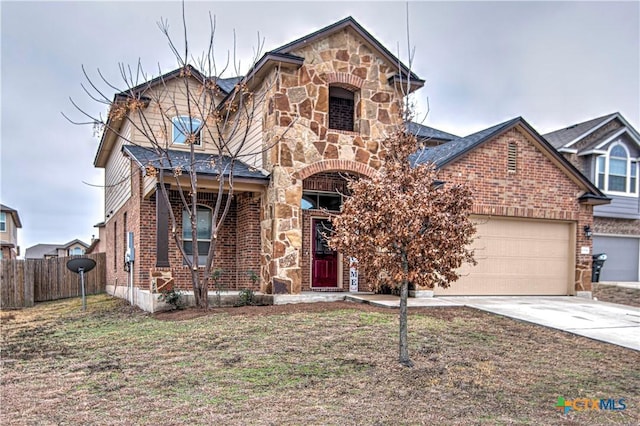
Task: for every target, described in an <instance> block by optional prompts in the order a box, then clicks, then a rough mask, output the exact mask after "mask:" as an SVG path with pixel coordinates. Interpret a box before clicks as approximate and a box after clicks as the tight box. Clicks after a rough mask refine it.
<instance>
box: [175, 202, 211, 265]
mask: <svg viewBox="0 0 640 426" xmlns="http://www.w3.org/2000/svg"><path fill="white" fill-rule="evenodd" d="M212 215H213V213H212V211H211V209H210V208H208V207H204V206H198V209H197V213H196V226H197V227H198V231H197V242H196V243H197V244H198V265H200V266H202V265H204V264H205V263H206V262H207V255H208V254H209V246H210V245H211V219H212ZM182 244H183V247H184V251H185V252H186V253H187V255H193V239H192V238H191V218H190V217H189V213H188V212H187V211H186V210H183V212H182Z"/></svg>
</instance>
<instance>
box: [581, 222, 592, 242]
mask: <svg viewBox="0 0 640 426" xmlns="http://www.w3.org/2000/svg"><path fill="white" fill-rule="evenodd" d="M583 229H584V236H585V237H587V240H588V239H589V238H591V236H592V235H593V232H592V231H591V227H590V226H589V225H585V226H584V228H583Z"/></svg>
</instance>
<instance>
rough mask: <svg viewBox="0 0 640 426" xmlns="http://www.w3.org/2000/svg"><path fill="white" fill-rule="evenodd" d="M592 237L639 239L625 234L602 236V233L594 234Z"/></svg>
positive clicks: (637, 236)
mask: <svg viewBox="0 0 640 426" xmlns="http://www.w3.org/2000/svg"><path fill="white" fill-rule="evenodd" d="M593 237H613V238H636V239H640V235H627V234H603V233H602V232H594V233H593Z"/></svg>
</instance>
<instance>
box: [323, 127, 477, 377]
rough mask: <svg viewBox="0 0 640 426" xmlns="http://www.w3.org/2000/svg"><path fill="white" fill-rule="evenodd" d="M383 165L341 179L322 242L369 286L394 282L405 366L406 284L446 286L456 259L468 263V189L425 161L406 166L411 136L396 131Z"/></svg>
mask: <svg viewBox="0 0 640 426" xmlns="http://www.w3.org/2000/svg"><path fill="white" fill-rule="evenodd" d="M384 146H385V148H386V149H387V158H386V161H385V164H384V167H383V168H382V169H381V170H380V172H379V173H377V174H376V175H374V176H373V177H371V178H361V179H359V180H352V181H350V182H349V190H350V193H351V194H350V196H348V197H346V201H345V202H344V206H343V210H342V212H341V214H340V215H337V216H335V217H333V218H332V222H333V227H334V233H333V235H332V236H330V239H329V244H330V246H331V247H332V248H333V249H335V250H339V251H341V252H342V253H346V254H348V255H349V256H353V257H355V258H357V259H358V265H359V268H360V269H361V270H363V272H364V275H365V276H366V277H367V278H368V279H369V280H371V281H372V282H371V284H372V286H373V287H378V286H380V285H381V284H382V283H385V284H387V285H391V286H393V287H399V288H400V313H399V319H400V333H399V334H400V339H399V361H400V363H401V364H403V365H406V366H412V365H413V363H412V361H411V359H410V358H409V350H408V341H407V297H408V293H409V286H410V285H411V286H415V287H416V288H417V287H419V286H420V287H428V288H434V287H435V286H440V287H448V286H449V284H450V283H451V282H453V281H455V280H456V279H458V277H459V274H458V272H457V268H459V267H460V266H461V265H462V264H463V263H464V262H470V263H473V264H475V261H474V259H473V251H472V250H470V248H469V244H470V243H471V241H472V236H473V234H474V232H475V228H474V225H473V223H472V222H471V220H470V218H469V214H470V211H471V205H472V199H471V193H470V191H469V189H467V188H466V187H464V186H462V185H449V184H447V183H443V182H440V181H438V179H437V172H436V170H435V168H434V166H433V165H431V164H420V165H417V164H412V161H411V158H412V156H411V155H412V154H414V153H415V152H416V150H417V149H418V143H417V140H416V137H415V136H414V135H412V134H410V133H407V132H406V131H405V130H404V129H399V130H398V131H397V132H396V133H395V134H394V135H392V136H390V137H389V138H388V139H386V141H385V143H384Z"/></svg>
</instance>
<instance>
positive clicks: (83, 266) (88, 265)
mask: <svg viewBox="0 0 640 426" xmlns="http://www.w3.org/2000/svg"><path fill="white" fill-rule="evenodd" d="M95 267H96V261H95V260H93V259H89V258H88V257H77V258H74V259H71V260H69V261H67V268H68V269H69V270H70V271H73V272H75V273H76V274H80V283H81V284H82V310H83V311H86V310H87V299H86V297H85V295H84V273H85V272H89V271H90V270H92V269H93V268H95Z"/></svg>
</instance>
